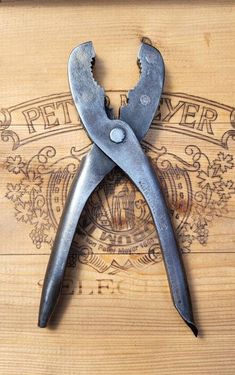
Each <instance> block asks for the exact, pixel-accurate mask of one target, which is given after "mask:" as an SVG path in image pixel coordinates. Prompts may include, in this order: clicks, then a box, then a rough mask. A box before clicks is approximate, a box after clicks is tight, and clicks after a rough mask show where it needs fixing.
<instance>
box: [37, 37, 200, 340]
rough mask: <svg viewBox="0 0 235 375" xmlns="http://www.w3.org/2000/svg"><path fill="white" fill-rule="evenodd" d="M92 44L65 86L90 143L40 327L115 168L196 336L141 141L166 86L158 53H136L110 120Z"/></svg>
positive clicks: (50, 272)
mask: <svg viewBox="0 0 235 375" xmlns="http://www.w3.org/2000/svg"><path fill="white" fill-rule="evenodd" d="M94 59H95V51H94V48H93V45H92V42H87V43H83V44H81V45H79V46H78V47H76V48H75V49H74V50H73V51H72V53H71V55H70V58H69V64H68V74H69V83H70V88H71V92H72V96H73V100H74V103H75V105H76V108H77V111H78V113H79V115H80V118H81V120H82V123H83V125H84V127H85V129H86V131H87V133H88V135H89V136H90V138H91V139H92V141H93V142H94V144H93V146H92V148H91V150H90V151H89V153H88V154H87V155H86V157H85V158H84V159H83V160H82V163H81V165H80V169H79V171H78V172H77V173H76V175H75V177H74V180H73V183H72V186H71V188H70V191H69V194H68V198H67V201H66V204H65V207H64V210H63V214H62V217H61V220H60V223H59V227H58V230H57V234H56V238H55V242H54V246H53V249H52V253H51V256H50V260H49V264H48V267H47V271H46V276H45V280H44V285H43V290H42V296H41V304H40V311H39V321H38V325H39V326H40V327H46V325H47V323H48V321H49V319H50V317H51V315H52V313H53V310H54V308H55V306H56V303H57V301H58V299H59V296H60V291H61V286H62V281H63V277H64V271H65V267H66V262H67V258H68V254H69V250H70V246H71V243H72V240H73V237H74V234H75V230H76V227H77V223H78V220H79V218H80V215H81V213H82V210H83V208H84V206H85V204H86V202H87V200H88V198H89V196H90V195H91V193H92V192H93V191H94V189H95V188H96V187H97V186H98V184H99V183H100V182H101V181H102V180H103V178H104V177H105V176H106V175H107V174H108V173H109V172H110V171H111V170H112V169H113V168H114V167H115V166H116V165H117V166H119V167H120V168H121V169H122V170H123V171H124V172H125V173H126V174H127V175H128V176H129V178H130V179H131V180H132V181H133V182H134V184H135V185H136V186H137V188H138V189H139V190H140V192H141V193H142V194H143V196H144V198H145V200H146V202H147V203H148V206H149V208H150V211H151V214H152V217H153V221H154V223H155V226H156V230H157V233H158V237H159V241H160V245H161V250H162V255H163V259H164V263H165V268H166V272H167V276H168V281H169V286H170V290H171V295H172V299H173V303H174V305H175V307H176V309H177V310H178V312H179V314H180V315H181V317H182V318H183V319H184V321H185V323H186V324H187V325H188V326H189V327H190V328H191V330H192V331H193V333H194V334H195V336H197V333H198V330H197V327H196V325H195V323H194V319H193V312H192V305H191V299H190V294H189V289H188V284H187V279H186V274H185V271H184V267H183V263H182V258H181V253H180V251H179V249H178V246H177V241H176V238H175V234H174V230H173V226H172V223H171V219H170V215H169V212H168V209H167V205H166V202H165V199H164V196H163V194H162V191H161V188H160V184H159V182H158V180H157V177H156V175H155V172H154V169H153V167H152V166H151V164H150V161H149V159H148V158H147V157H146V155H145V154H144V152H143V150H142V148H141V145H140V143H139V141H140V140H141V139H142V138H143V137H144V136H145V134H146V132H147V131H148V129H149V127H150V125H151V122H152V120H153V117H154V114H155V112H156V110H157V107H158V105H159V101H160V97H161V93H162V89H163V84H164V63H163V59H162V56H161V54H160V52H159V51H158V50H157V49H156V48H154V47H152V46H150V45H148V44H145V43H142V44H141V47H140V50H139V53H138V64H139V66H140V69H141V74H140V79H139V82H138V84H137V85H136V87H135V88H134V89H133V90H130V91H129V93H128V103H127V105H125V106H122V107H121V108H120V116H119V119H113V116H112V113H111V111H110V110H108V109H107V108H106V106H105V93H104V90H103V89H102V88H101V87H100V86H99V85H98V84H97V82H96V81H95V80H94V77H93V74H92V66H93V64H94Z"/></svg>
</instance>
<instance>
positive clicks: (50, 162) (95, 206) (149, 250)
mask: <svg viewBox="0 0 235 375" xmlns="http://www.w3.org/2000/svg"><path fill="white" fill-rule="evenodd" d="M123 95H124V94H123V93H121V99H122V100H123ZM59 111H62V112H59ZM1 114H2V118H3V119H2V120H1V121H2V122H1V131H2V132H1V138H2V140H3V141H10V140H11V141H13V150H16V151H15V153H14V154H11V156H8V157H7V158H6V160H5V168H6V169H7V170H8V172H9V173H11V174H14V183H10V182H9V183H8V184H7V187H6V194H5V196H6V198H7V199H9V200H10V201H12V203H13V206H14V211H15V217H16V220H17V221H18V222H21V223H27V227H28V228H29V236H30V238H31V240H32V242H33V244H34V245H35V249H40V248H42V246H51V245H52V244H53V240H54V238H55V233H56V230H57V227H58V221H59V218H60V216H61V212H62V209H63V205H64V203H65V200H66V196H67V193H68V189H69V186H70V184H71V182H72V179H73V177H74V174H75V172H76V170H77V169H78V168H79V164H80V161H81V159H82V157H83V156H84V155H85V154H86V153H87V152H88V150H89V146H87V147H85V148H83V149H81V150H76V148H75V147H71V149H70V152H69V153H68V155H67V156H65V157H59V156H57V150H56V149H55V147H54V146H52V145H51V144H52V139H50V140H49V139H48V140H47V144H48V146H45V147H43V148H42V149H40V150H39V151H38V152H36V153H35V155H33V156H32V157H31V158H28V157H27V156H26V155H24V154H23V151H21V150H20V149H19V148H20V147H21V146H25V145H27V143H29V142H34V141H37V140H38V139H41V138H42V137H45V139H46V137H48V136H49V135H50V136H52V135H53V136H54V135H57V134H60V133H65V132H70V131H79V130H80V129H81V124H80V121H79V119H78V118H77V117H76V116H77V115H76V113H75V109H74V108H73V103H72V102H71V98H70V97H69V95H68V94H60V95H58V96H56V95H53V96H51V97H48V98H42V99H39V100H38V101H37V100H35V101H31V102H28V103H24V104H22V105H18V106H15V107H11V108H10V109H8V110H3V111H2V112H1ZM21 116H22V118H21ZM14 117H15V119H18V121H19V119H20V121H21V120H22V124H21V126H20V127H16V126H15V127H14V123H13V119H14ZM23 118H24V121H23ZM225 122H227V123H228V124H229V123H230V124H231V129H228V130H226V131H225V132H224V130H223V129H224V125H223V124H224V123H225ZM42 124H44V125H43V126H42ZM222 125H223V126H222ZM226 127H227V126H226ZM152 129H153V131H154V129H160V130H163V131H170V132H176V133H179V132H180V133H182V134H184V136H189V137H190V138H189V140H190V142H188V141H187V142H188V143H187V144H186V145H185V146H184V151H183V153H181V154H180V155H177V154H175V153H172V152H170V151H169V150H168V149H167V147H162V148H161V149H158V148H156V147H155V146H154V145H152V144H150V143H148V142H147V141H145V142H143V147H144V149H145V151H146V153H147V155H148V156H149V157H150V158H151V159H152V163H153V166H154V168H155V170H156V174H157V175H158V178H159V181H160V183H161V185H162V188H163V191H164V194H165V196H166V200H167V203H168V205H169V209H170V212H171V216H172V220H173V224H174V227H175V230H176V233H177V238H178V241H179V245H180V248H181V250H182V252H190V251H191V250H192V248H193V244H194V243H200V244H201V245H206V244H207V240H208V236H209V233H210V226H211V225H212V222H213V220H214V219H215V218H219V217H220V216H222V215H223V214H225V213H226V212H227V211H228V202H229V200H230V199H231V197H232V195H233V194H235V184H234V182H233V181H232V179H231V172H232V171H233V169H234V158H233V155H232V154H231V152H229V151H228V148H229V145H228V142H229V140H230V139H231V140H232V139H233V138H234V134H235V130H234V109H233V108H231V107H228V106H225V105H221V104H218V103H214V102H211V101H208V100H204V99H201V98H196V97H192V96H188V95H184V94H164V95H163V97H162V101H161V105H160V107H159V111H158V112H157V114H156V116H155V119H154V121H153V125H152ZM16 131H17V133H16ZM192 137H193V138H194V139H192ZM185 139H187V137H186V138H185ZM197 139H198V140H200V142H201V141H206V142H210V143H212V144H214V145H215V146H214V148H215V152H214V156H210V157H208V156H207V154H206V153H205V152H204V151H203V149H202V148H203V147H202V146H201V145H202V143H200V147H199V142H197V141H196V140H197ZM184 142H185V141H184ZM22 150H23V149H22ZM160 260H161V252H160V247H159V242H158V239H157V235H156V233H155V227H154V225H153V222H152V218H151V214H150V212H149V209H148V206H147V205H146V202H145V200H144V199H143V197H142V195H141V194H140V192H139V191H138V190H137V189H136V188H135V186H134V185H133V184H132V182H131V181H130V180H129V179H128V178H127V177H126V176H125V175H124V174H123V173H122V172H121V171H120V170H119V169H118V168H115V169H114V170H113V171H112V172H111V173H110V174H109V175H108V176H107V177H106V178H105V180H104V181H103V182H102V183H101V184H100V186H99V187H98V188H97V189H96V190H95V192H94V193H93V194H92V196H91V197H90V199H89V201H88V203H87V205H86V207H85V209H84V211H83V214H82V216H81V219H80V221H79V225H78V228H77V233H76V235H75V238H74V242H73V246H72V249H71V254H70V256H69V259H68V265H69V266H70V267H75V266H76V264H77V262H80V263H85V264H87V265H89V266H91V267H93V268H94V269H96V270H97V271H98V272H101V273H102V272H107V273H110V274H115V273H117V272H119V271H128V270H129V269H136V270H143V269H144V268H145V267H147V266H149V265H151V264H154V263H156V262H159V261H160Z"/></svg>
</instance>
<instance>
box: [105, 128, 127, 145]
mask: <svg viewBox="0 0 235 375" xmlns="http://www.w3.org/2000/svg"><path fill="white" fill-rule="evenodd" d="M109 136H110V139H111V141H112V142H114V143H121V142H123V141H124V139H125V137H126V133H125V131H124V129H122V128H114V129H112V130H111V132H110V134H109Z"/></svg>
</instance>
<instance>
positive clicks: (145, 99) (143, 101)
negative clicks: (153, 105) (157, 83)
mask: <svg viewBox="0 0 235 375" xmlns="http://www.w3.org/2000/svg"><path fill="white" fill-rule="evenodd" d="M150 102H151V100H150V97H149V96H148V95H141V97H140V103H141V104H143V105H148V104H149V103H150Z"/></svg>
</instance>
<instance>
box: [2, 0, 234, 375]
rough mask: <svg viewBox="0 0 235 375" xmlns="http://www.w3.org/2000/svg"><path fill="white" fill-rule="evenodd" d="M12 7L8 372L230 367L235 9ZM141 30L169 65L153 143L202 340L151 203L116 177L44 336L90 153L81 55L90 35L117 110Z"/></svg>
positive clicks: (130, 80)
mask: <svg viewBox="0 0 235 375" xmlns="http://www.w3.org/2000/svg"><path fill="white" fill-rule="evenodd" d="M1 3H2V4H1V5H0V31H1V32H0V43H1V53H0V68H1V69H0V87H1V90H0V108H3V110H0V132H1V139H0V143H1V153H0V168H1V180H0V197H1V200H0V204H1V215H0V229H1V246H0V261H1V267H0V322H1V323H0V331H1V336H0V337H1V344H0V374H4V375H13V374H16V373H18V372H20V373H22V374H24V375H31V374H34V375H54V374H63V375H72V374H78V373H79V374H80V375H85V374H89V375H92V374H102V375H106V374H107V375H109V374H118V375H121V374H125V375H127V374H135V375H141V374H144V375H156V374H161V375H162V374H163V375H169V374H180V375H184V374H185V375H186V374H187V375H188V374H203V375H204V374H205V375H214V374H218V375H220V374H223V375H229V374H231V375H232V374H234V371H235V361H234V358H235V352H234V344H235V320H234V316H235V315H234V311H235V269H234V268H235V253H234V252H235V247H234V244H235V197H234V193H235V187H234V185H235V182H234V169H235V165H234V164H235V163H234V157H235V148H234V145H235V144H234V139H233V137H234V127H235V111H234V102H235V50H234V43H235V6H234V2H233V1H219V0H215V1H210V0H207V1H197V2H196V1H177V0H168V1H165V2H161V1H138V0H136V1H129V2H126V1H111V2H107V1H104V0H103V1H80V2H75V1H68V2H66V4H65V2H63V1H59V2H58V1H49V2H48V1H31V2H30V1H27V2H26V1H10V2H7V1H6V2H5V1H2V2H1ZM143 37H146V38H149V40H150V41H151V42H152V43H153V45H155V46H157V47H158V48H159V49H160V51H161V53H162V54H163V57H164V61H165V65H166V82H165V88H164V95H163V100H162V103H161V106H160V112H158V113H157V114H156V117H155V119H154V121H153V124H152V127H151V129H150V131H149V132H148V134H147V136H146V138H145V140H144V142H143V147H144V148H145V150H146V152H147V154H148V155H149V156H150V158H151V159H152V161H153V163H154V167H155V169H156V173H158V175H159V178H160V181H161V183H162V185H163V189H164V192H165V194H166V197H167V200H168V204H169V207H170V210H171V213H172V219H173V222H174V225H175V228H176V231H177V237H178V240H179V243H180V247H181V249H182V251H183V252H184V255H183V260H184V263H185V267H186V270H187V274H188V278H189V284H190V290H191V294H192V300H193V306H194V311H195V318H196V322H197V325H198V327H199V332H200V335H199V338H198V339H195V338H194V337H193V336H192V334H191V333H190V331H189V330H188V328H187V327H186V326H185V325H184V323H183V322H182V321H181V319H180V317H179V315H178V314H177V312H176V311H175V309H174V307H173V306H172V303H171V298H170V293H169V288H168V284H167V279H166V274H165V270H164V266H163V262H162V261H161V254H160V251H159V244H158V239H157V235H156V233H155V232H154V230H153V227H152V226H151V220H149V212H148V209H147V207H146V206H145V205H144V202H143V200H142V197H141V195H140V194H139V193H138V192H137V191H136V190H135V188H134V187H133V185H132V184H131V183H130V182H128V180H127V179H126V178H125V177H124V176H123V175H121V174H119V172H118V171H115V173H114V174H113V175H110V176H109V177H108V178H107V179H106V180H105V182H104V183H103V185H102V186H101V187H100V189H99V190H98V191H97V192H96V193H95V194H93V196H92V199H91V200H90V201H89V204H88V206H87V209H86V211H85V212H84V215H83V217H82V219H81V222H80V227H79V230H78V232H77V234H76V237H75V241H74V244H73V247H72V251H71V255H70V258H69V262H68V267H67V270H66V276H65V280H64V286H63V293H62V297H61V300H60V303H59V306H58V308H57V310H56V312H55V315H54V316H53V318H52V321H51V323H50V325H49V327H48V328H47V329H39V328H38V327H37V315H38V305H39V300H40V293H41V287H42V282H43V277H44V272H45V269H46V265H47V261H48V257H49V253H50V249H51V244H52V242H53V239H54V236H55V231H56V227H57V225H58V220H59V217H60V215H61V211H62V207H63V203H64V199H65V196H66V193H67V190H68V186H69V184H70V183H71V180H72V177H73V175H74V169H73V168H78V167H79V163H80V160H81V158H82V156H83V155H84V154H85V153H86V152H88V150H89V147H90V140H89V139H88V137H87V135H86V134H85V131H84V130H83V128H82V127H81V124H80V122H79V119H78V118H77V114H76V111H75V109H74V107H73V104H72V102H71V97H70V94H69V87H68V81H67V61H68V56H69V53H70V51H71V50H72V48H74V47H75V46H76V45H78V44H79V43H81V42H84V41H87V40H92V41H93V43H94V46H95V49H96V53H97V60H96V68H95V76H96V78H97V80H98V81H99V82H100V83H101V84H102V85H103V86H104V87H105V89H106V92H107V95H108V96H109V98H110V101H111V104H112V106H113V107H114V110H115V112H116V113H117V110H118V107H119V106H120V103H121V101H124V100H125V98H126V93H127V91H128V90H129V89H130V88H131V87H133V86H134V85H135V83H136V81H137V79H138V74H139V72H138V68H137V65H136V64H135V62H136V53H137V49H138V47H139V43H140V40H141V39H142V38H143ZM174 111H175V113H174ZM73 147H75V148H74V149H73ZM117 176H118V177H117ZM110 192H111V193H110ZM113 197H114V198H113ZM133 202H134V208H133V204H132V203H133ZM120 207H121V208H120ZM110 233H111V234H112V236H111V237H110ZM128 241H129V242H128Z"/></svg>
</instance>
